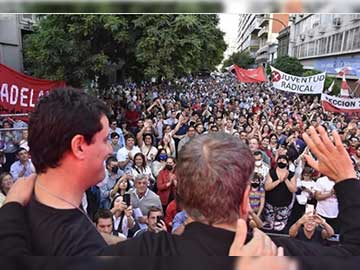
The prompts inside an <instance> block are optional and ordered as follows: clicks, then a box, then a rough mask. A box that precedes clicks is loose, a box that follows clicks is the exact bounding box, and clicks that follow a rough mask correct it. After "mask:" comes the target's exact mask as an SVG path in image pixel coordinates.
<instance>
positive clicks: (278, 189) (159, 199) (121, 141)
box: [0, 76, 360, 242]
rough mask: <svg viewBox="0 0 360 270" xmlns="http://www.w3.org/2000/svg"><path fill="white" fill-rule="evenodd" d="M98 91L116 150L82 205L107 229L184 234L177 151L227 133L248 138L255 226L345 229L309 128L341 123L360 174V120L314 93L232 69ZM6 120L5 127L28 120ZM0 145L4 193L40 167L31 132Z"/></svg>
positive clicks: (314, 231)
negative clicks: (251, 79)
mask: <svg viewBox="0 0 360 270" xmlns="http://www.w3.org/2000/svg"><path fill="white" fill-rule="evenodd" d="M96 94H97V95H98V98H99V99H101V100H103V101H104V102H105V104H106V106H107V108H108V109H109V111H110V115H109V130H108V133H107V140H108V141H109V142H110V144H111V147H112V155H111V156H109V157H108V158H107V159H106V162H105V163H104V170H105V178H104V179H103V181H101V182H100V183H98V184H94V185H93V186H92V187H91V188H89V189H87V190H86V193H84V194H83V200H82V209H84V210H86V211H87V213H88V215H89V217H90V218H91V219H93V220H94V222H95V223H96V227H97V229H98V230H99V231H100V232H102V233H107V234H112V235H116V236H120V238H121V239H122V238H133V237H137V236H139V235H141V234H142V233H143V232H145V231H152V232H156V233H158V232H161V231H168V232H170V233H174V234H181V233H182V232H183V230H184V227H185V225H186V224H187V223H188V215H187V213H186V211H184V209H183V205H182V198H180V196H178V192H177V185H178V179H177V159H178V157H179V153H180V152H181V150H182V149H183V148H184V146H185V145H186V144H187V143H189V142H190V141H191V140H193V139H194V138H196V137H197V136H200V135H201V134H207V133H208V134H212V133H219V132H225V133H227V134H229V135H231V136H233V137H235V138H237V139H238V140H239V142H242V143H244V144H246V145H248V147H249V149H250V151H251V153H252V155H253V158H254V160H255V168H254V174H253V175H252V177H251V188H250V192H249V205H250V215H249V221H248V222H249V225H250V226H251V227H253V228H259V229H261V230H263V231H264V232H267V233H278V234H289V235H290V237H295V238H299V239H305V240H311V241H321V242H322V241H323V240H324V239H327V238H329V237H331V236H332V235H334V234H339V233H340V224H339V221H338V218H337V217H338V212H339V209H338V208H339V206H338V200H337V196H336V193H335V191H334V184H335V183H334V182H333V181H331V179H329V178H328V177H327V176H323V175H321V174H320V173H319V172H318V171H316V170H314V169H313V168H311V167H310V166H309V164H307V162H306V159H305V157H304V155H305V154H310V152H309V149H308V147H307V145H306V143H305V141H304V139H303V138H302V133H303V132H308V130H309V127H310V126H313V127H319V126H322V127H324V128H325V130H326V131H327V132H328V134H329V136H330V137H331V136H332V135H331V132H332V131H333V130H336V131H337V132H338V133H339V134H340V136H341V138H342V142H343V145H344V146H345V148H346V150H347V151H348V153H349V155H350V156H351V159H352V162H353V166H354V169H355V170H356V172H357V176H358V177H360V142H359V140H360V126H359V125H360V122H359V119H352V118H351V117H350V116H347V115H344V114H337V113H330V112H326V111H324V110H323V108H322V106H321V104H320V102H319V97H317V96H301V95H300V96H299V95H295V94H290V93H287V92H281V91H276V90H275V89H273V88H272V87H271V85H270V84H269V83H261V84H242V83H239V82H238V81H237V80H236V78H234V77H232V76H228V77H203V78H200V77H199V78H182V79H180V80H177V81H175V83H170V82H162V83H159V84H154V83H141V84H136V83H126V84H124V85H117V86H112V87H111V88H110V89H106V90H105V89H104V90H102V91H97V93H96ZM3 120H4V121H2V127H3V128H10V127H17V126H19V125H20V124H21V122H22V121H14V120H11V119H3ZM19 123H20V124H19ZM0 147H1V152H0V153H1V156H0V165H1V170H2V174H1V176H0V187H1V193H2V194H1V195H0V196H2V197H0V200H4V198H5V196H6V194H7V192H8V190H9V189H10V187H11V184H12V182H13V181H16V180H17V179H18V178H19V177H22V176H25V177H26V176H28V175H30V174H31V173H33V172H35V168H34V166H33V165H32V163H31V159H30V158H29V153H28V151H29V148H28V145H27V131H26V130H25V131H22V132H18V131H5V132H1V134H0ZM310 155H311V154H310ZM209 192H210V191H209ZM213 192H214V191H213ZM1 198H3V199H1ZM0 203H1V201H0ZM309 209H310V210H309ZM308 210H309V211H308ZM104 220H107V221H108V223H106V222H105V223H104V222H103V221H104ZM109 222H110V223H109ZM99 224H100V225H99ZM104 224H105V225H104ZM106 224H107V227H106ZM109 226H110V227H111V228H110V227H109ZM109 228H110V229H109ZM120 238H119V239H120Z"/></svg>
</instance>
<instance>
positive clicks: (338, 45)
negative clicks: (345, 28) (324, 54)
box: [331, 33, 343, 53]
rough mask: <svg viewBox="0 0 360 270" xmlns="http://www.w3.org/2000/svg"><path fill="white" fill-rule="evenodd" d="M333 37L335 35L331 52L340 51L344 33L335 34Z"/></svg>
mask: <svg viewBox="0 0 360 270" xmlns="http://www.w3.org/2000/svg"><path fill="white" fill-rule="evenodd" d="M332 37H333V39H332V47H331V52H333V53H336V52H340V51H341V43H342V37H343V33H338V34H335V35H333V36H332Z"/></svg>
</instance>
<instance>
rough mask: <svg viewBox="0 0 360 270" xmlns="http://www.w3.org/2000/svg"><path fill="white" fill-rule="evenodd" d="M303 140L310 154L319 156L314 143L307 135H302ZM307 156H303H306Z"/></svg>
mask: <svg viewBox="0 0 360 270" xmlns="http://www.w3.org/2000/svg"><path fill="white" fill-rule="evenodd" d="M302 137H303V139H304V141H305V142H306V144H307V146H308V147H309V149H310V150H311V152H313V153H314V154H315V155H316V156H318V155H320V152H319V150H318V149H317V147H316V145H315V143H314V142H313V140H312V138H310V137H309V135H308V134H307V133H303V136H302ZM306 155H307V154H305V156H306Z"/></svg>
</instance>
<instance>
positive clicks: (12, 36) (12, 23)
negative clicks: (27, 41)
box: [0, 14, 35, 72]
mask: <svg viewBox="0 0 360 270" xmlns="http://www.w3.org/2000/svg"><path fill="white" fill-rule="evenodd" d="M34 23H35V15H33V14H0V63H2V64H4V65H7V66H9V67H11V68H13V69H15V70H17V71H20V72H23V71H24V66H23V54H22V48H23V46H22V44H23V37H24V35H26V34H27V33H30V32H32V26H33V24H34Z"/></svg>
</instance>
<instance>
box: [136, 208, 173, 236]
mask: <svg viewBox="0 0 360 270" xmlns="http://www.w3.org/2000/svg"><path fill="white" fill-rule="evenodd" d="M161 211H162V210H161V209H160V208H158V207H155V206H153V207H151V208H150V209H149V212H148V213H147V224H148V226H147V228H143V229H140V230H138V231H136V232H135V234H134V238H140V237H141V236H142V235H143V234H144V233H145V232H152V233H160V232H167V228H166V224H165V221H164V216H163V214H162V212H161Z"/></svg>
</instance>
